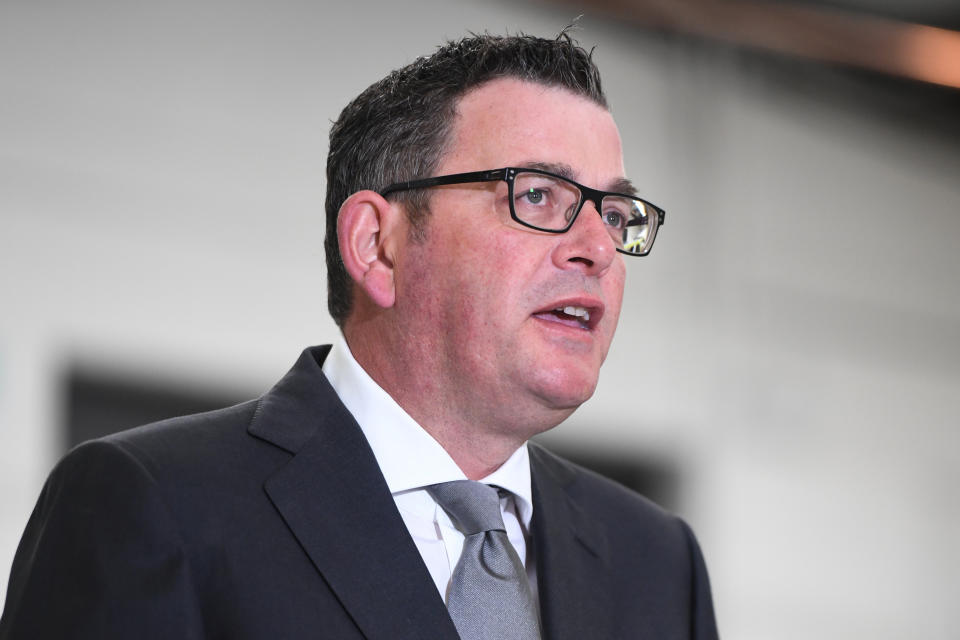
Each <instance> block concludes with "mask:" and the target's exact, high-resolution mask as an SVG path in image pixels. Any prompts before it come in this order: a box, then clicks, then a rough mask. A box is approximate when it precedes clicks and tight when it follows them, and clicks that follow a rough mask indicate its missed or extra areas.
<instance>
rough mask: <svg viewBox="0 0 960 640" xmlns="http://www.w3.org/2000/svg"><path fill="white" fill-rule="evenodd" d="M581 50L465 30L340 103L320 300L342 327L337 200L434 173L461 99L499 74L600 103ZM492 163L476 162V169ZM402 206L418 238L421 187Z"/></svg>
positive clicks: (347, 302)
mask: <svg viewBox="0 0 960 640" xmlns="http://www.w3.org/2000/svg"><path fill="white" fill-rule="evenodd" d="M592 54H593V51H592V50H591V51H586V50H584V49H583V48H582V47H581V46H579V45H578V44H577V42H576V41H575V40H573V38H571V37H570V35H569V34H568V29H565V30H564V31H562V32H561V33H560V34H559V35H558V36H557V37H556V38H555V39H552V40H550V39H544V38H537V37H534V36H529V35H524V34H520V35H516V36H493V35H490V34H483V35H475V34H474V35H471V36H470V37H467V38H463V39H462V40H459V41H456V42H454V41H448V42H447V43H446V44H444V45H442V46H440V47H439V48H438V49H437V51H436V53H434V54H433V55H431V56H426V57H422V58H418V59H417V60H415V61H414V62H412V63H411V64H409V65H407V66H405V67H403V68H402V69H397V70H396V71H393V72H392V73H391V74H390V75H388V76H387V77H386V78H384V79H383V80H380V81H379V82H377V83H375V84H373V85H372V86H370V87H369V88H367V89H366V90H365V91H364V92H363V93H361V94H360V95H359V96H357V97H356V98H355V99H354V100H353V101H352V102H351V103H350V104H348V105H347V106H346V108H344V110H343V112H342V113H341V114H340V118H339V119H338V120H337V121H336V122H334V123H333V127H332V128H331V130H330V151H329V154H328V156H327V201H326V209H327V236H326V241H325V243H324V245H325V248H326V254H327V306H328V308H329V310H330V315H331V316H333V319H334V321H335V322H336V323H337V325H338V326H339V327H340V328H341V329H342V328H343V326H344V324H345V322H346V319H347V317H348V316H349V314H350V309H351V305H352V292H353V287H352V282H351V279H350V276H349V274H347V271H346V269H345V268H344V266H343V260H342V259H341V257H340V247H339V242H338V240H337V215H338V213H339V211H340V207H341V205H342V204H343V202H344V201H345V200H346V199H347V198H348V197H349V196H350V195H351V194H353V193H356V192H357V191H361V190H363V189H373V190H375V191H380V190H382V189H383V188H385V187H386V186H387V185H389V184H392V183H395V182H401V181H405V180H411V179H414V178H422V177H427V176H430V175H431V172H432V171H433V170H434V169H435V167H436V165H437V163H438V162H439V161H440V158H441V156H442V155H443V153H444V151H445V150H446V144H447V141H448V138H449V134H450V129H451V127H452V124H453V121H454V116H455V114H456V107H457V102H458V100H459V99H460V98H461V97H462V96H463V95H464V94H466V93H467V92H468V91H469V90H471V89H474V88H476V87H478V86H480V85H482V84H484V83H486V82H488V81H490V80H494V79H496V78H518V79H520V80H527V81H530V82H535V83H538V84H543V85H547V86H558V87H562V88H564V89H568V90H569V91H571V92H573V93H575V94H578V95H582V96H584V97H586V98H589V99H590V100H592V101H594V102H595V103H597V104H599V105H601V106H603V107H604V108H606V106H607V101H606V98H605V97H604V95H603V90H602V89H601V87H600V72H599V71H598V69H597V67H596V65H595V64H594V62H593V60H592ZM483 168H489V167H479V169H483ZM391 198H394V199H395V200H397V201H400V202H402V203H403V204H404V207H405V210H406V212H407V216H408V218H409V220H410V223H411V228H412V229H413V234H414V237H415V238H420V239H422V238H423V237H424V229H425V226H426V218H427V216H428V214H429V208H428V202H427V195H426V194H425V192H424V191H420V190H413V191H408V192H402V193H398V194H396V195H393V196H391Z"/></svg>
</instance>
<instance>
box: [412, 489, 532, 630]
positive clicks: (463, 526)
mask: <svg viewBox="0 0 960 640" xmlns="http://www.w3.org/2000/svg"><path fill="white" fill-rule="evenodd" d="M427 490H428V491H429V492H430V495H432V496H433V497H434V499H435V500H436V501H437V503H438V504H439V505H440V506H441V507H443V509H444V511H446V512H447V514H448V515H449V516H450V519H451V520H452V521H453V523H454V525H455V526H456V527H457V529H459V530H460V531H461V532H462V533H463V534H464V536H465V538H464V541H463V553H462V554H461V555H460V561H459V562H458V563H457V566H456V567H455V568H454V570H453V577H452V580H451V583H450V592H449V594H448V597H447V609H448V611H449V612H450V617H451V618H453V623H454V624H455V625H456V627H457V631H458V632H459V633H460V637H461V638H462V640H500V639H510V640H514V639H516V640H538V639H539V638H540V624H539V622H538V616H537V610H536V606H535V605H534V601H533V596H532V594H531V592H530V584H529V582H528V581H527V572H526V571H525V570H524V568H523V563H522V562H520V556H518V555H517V551H516V549H514V548H513V545H511V544H510V540H509V539H507V532H506V529H505V528H504V526H503V517H502V516H501V515H500V498H499V496H498V495H497V490H496V489H494V488H493V487H491V486H488V485H485V484H483V483H480V482H474V481H472V480H457V481H455V482H444V483H443V484H435V485H433V486H431V487H428V489H427Z"/></svg>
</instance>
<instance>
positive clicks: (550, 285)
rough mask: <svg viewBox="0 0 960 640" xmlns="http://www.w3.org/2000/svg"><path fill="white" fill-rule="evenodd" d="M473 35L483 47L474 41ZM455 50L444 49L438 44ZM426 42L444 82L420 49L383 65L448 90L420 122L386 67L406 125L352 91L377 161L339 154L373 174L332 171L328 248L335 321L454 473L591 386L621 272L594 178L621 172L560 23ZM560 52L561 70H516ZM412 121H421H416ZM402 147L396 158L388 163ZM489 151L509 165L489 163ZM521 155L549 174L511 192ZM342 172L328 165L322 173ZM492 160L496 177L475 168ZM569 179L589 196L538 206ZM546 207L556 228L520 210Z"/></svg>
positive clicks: (592, 87) (620, 189)
mask: <svg viewBox="0 0 960 640" xmlns="http://www.w3.org/2000/svg"><path fill="white" fill-rule="evenodd" d="M484 48H488V49H491V50H493V51H494V52H495V54H494V53H491V52H489V51H488V54H484V55H481V54H478V53H476V52H477V50H478V49H484ZM506 50H509V51H510V54H509V55H507V54H506V53H505V51H506ZM453 51H458V52H460V53H458V54H457V56H454V57H453V58H452V59H451V60H447V59H446V58H447V57H448V56H453V53H452V52H453ZM561 51H562V52H563V53H562V55H561V53H560V52H561ZM533 52H537V53H536V54H534V53H533ZM441 53H442V55H441V57H442V58H444V60H443V64H442V65H441V66H442V68H444V69H447V68H452V69H455V70H457V71H456V73H454V74H453V75H454V76H455V77H456V78H460V80H458V81H457V82H453V81H448V80H447V79H446V78H445V74H444V73H443V72H441V71H436V70H433V69H431V64H432V63H431V62H430V60H432V59H428V60H427V61H421V62H418V63H416V64H415V65H413V67H411V68H408V69H406V70H404V71H402V72H399V73H400V74H401V75H403V74H413V73H417V74H421V75H424V76H427V77H429V78H432V79H433V81H434V82H435V83H436V84H437V86H438V87H440V88H438V89H436V91H437V92H438V93H443V94H444V95H449V96H450V97H449V99H447V100H445V101H439V98H438V97H437V96H434V97H433V98H434V99H436V100H438V101H439V103H440V104H443V105H444V106H443V107H442V108H439V107H437V108H436V111H435V113H436V114H437V118H436V120H429V119H425V118H420V117H419V115H418V114H417V113H405V110H406V109H410V110H413V111H418V110H420V109H422V108H423V107H422V106H421V105H422V104H423V103H424V102H425V101H426V102H431V101H430V100H425V99H424V97H423V96H420V95H417V96H412V95H410V94H409V93H408V92H407V91H408V90H407V89H404V91H403V92H401V93H400V94H401V95H403V96H405V99H404V100H400V99H398V98H397V97H396V96H394V95H392V93H391V91H390V90H388V87H387V86H385V85H384V83H387V85H389V84H390V83H391V82H394V83H396V82H399V80H398V79H397V78H394V76H391V78H393V80H391V78H388V79H387V80H386V81H384V82H382V83H380V84H378V85H375V86H374V89H375V90H376V91H374V89H370V90H368V92H367V93H371V92H372V93H376V94H380V93H382V92H386V93H387V94H389V99H388V100H387V101H388V102H390V103H391V105H392V106H391V110H392V112H395V113H393V115H392V116H391V117H394V118H395V119H399V120H401V121H402V122H403V123H404V124H403V127H406V128H405V129H402V131H404V132H405V133H404V134H403V135H400V136H399V137H398V134H397V132H396V131H392V130H390V127H389V125H387V124H385V123H384V122H382V121H381V118H380V116H373V115H371V114H374V113H377V114H379V113H381V110H380V109H379V107H378V108H377V109H373V108H372V107H370V106H369V104H370V102H373V103H378V102H379V100H380V99H379V98H378V99H373V98H369V99H365V98H364V97H363V96H361V98H359V99H358V100H359V101H360V102H361V103H363V104H365V105H367V106H365V107H363V108H362V109H361V111H362V112H363V113H364V114H366V115H365V116H364V117H365V118H367V119H370V118H372V120H370V121H369V122H368V124H369V125H370V127H371V128H372V130H373V131H374V132H376V133H375V134H373V135H372V137H370V138H367V137H365V136H367V135H368V134H369V131H364V132H362V134H363V135H361V136H360V139H361V142H360V143H358V144H362V145H366V146H365V147H364V148H367V149H373V150H371V151H369V153H372V154H374V155H373V157H370V158H369V162H368V163H367V164H369V165H375V166H376V168H375V169H371V168H370V167H368V166H365V165H364V163H363V162H361V159H358V160H357V164H356V166H355V170H356V171H357V172H361V173H362V172H368V173H365V174H364V175H370V173H369V172H373V174H375V175H374V177H370V178H364V179H363V181H362V182H360V183H358V184H357V185H355V186H350V187H341V189H342V191H343V193H344V196H343V202H342V204H340V206H339V209H338V212H337V215H336V225H333V223H331V227H330V229H329V230H328V237H327V245H328V251H329V250H330V249H331V247H332V248H333V249H337V250H338V251H339V253H338V255H337V258H336V262H340V260H341V259H342V267H343V269H344V272H345V274H346V275H345V276H344V277H345V278H347V283H346V285H345V286H347V287H348V288H351V287H352V292H353V300H352V302H351V304H350V307H349V310H347V311H344V310H343V309H341V312H343V313H345V315H344V316H342V317H341V318H340V319H339V321H340V322H341V323H342V326H343V328H344V334H345V335H346V337H347V341H348V344H349V345H350V348H351V351H353V353H354V356H355V357H356V358H357V361H358V362H360V364H361V365H362V366H363V367H364V369H366V370H367V372H368V373H370V375H371V376H372V377H373V378H374V380H376V381H377V382H378V383H379V384H380V386H381V387H382V388H383V389H385V390H386V391H387V392H388V393H389V394H390V395H391V396H393V398H394V399H395V400H396V401H397V402H398V403H399V404H400V406H402V407H403V408H404V409H406V410H407V412H408V413H410V415H411V416H413V417H414V419H415V420H417V421H418V422H419V423H420V424H421V425H422V426H423V427H424V428H425V429H427V430H428V431H429V432H430V433H431V434H432V435H433V436H434V437H435V438H436V439H437V440H438V441H439V442H440V443H441V444H442V445H443V446H444V447H445V448H446V449H447V451H448V452H450V453H451V455H452V456H453V457H454V459H455V460H456V461H457V462H458V464H460V465H461V467H462V468H463V469H464V470H465V471H467V469H468V467H469V468H470V469H473V470H475V471H481V470H483V469H487V470H489V469H492V468H495V467H496V466H497V465H499V464H500V463H502V462H503V460H504V459H505V456H506V455H509V453H510V452H511V451H513V450H514V449H515V448H516V447H517V446H518V445H519V444H520V443H521V442H523V441H524V440H526V439H527V438H529V437H530V436H532V435H534V434H536V433H537V432H539V431H543V430H544V429H548V428H550V427H552V426H554V425H556V424H558V423H559V422H560V421H562V420H563V419H564V418H565V417H567V416H568V415H569V414H570V413H572V412H573V411H574V410H575V409H576V407H577V406H579V405H580V404H581V403H582V402H584V401H585V400H586V399H587V398H589V397H590V395H591V394H592V393H593V391H594V388H595V386H596V383H597V376H598V373H599V369H600V365H601V364H602V362H603V360H604V358H605V357H606V354H607V350H608V348H609V346H610V342H611V340H612V338H613V334H614V330H615V328H616V324H617V319H618V317H619V312H620V305H621V301H622V296H623V284H624V277H625V267H624V264H623V260H622V258H621V255H620V254H619V253H618V252H617V248H618V247H620V248H624V245H622V244H618V241H617V240H615V239H614V237H612V235H613V236H616V235H617V233H613V234H612V225H611V224H610V218H615V217H616V215H617V213H616V209H615V207H614V208H613V209H612V210H610V211H608V209H607V205H608V200H606V199H604V200H603V207H600V206H599V205H600V202H599V198H601V197H602V196H601V194H600V192H601V191H602V192H617V193H624V192H626V193H629V192H630V190H631V187H630V185H629V182H628V181H627V180H626V178H625V177H624V170H623V158H622V150H621V145H620V137H619V133H618V131H617V127H616V125H615V123H614V121H613V118H612V117H611V115H610V113H609V112H608V111H607V108H606V105H605V103H604V101H603V97H602V94H600V92H599V80H598V78H597V76H596V69H595V68H594V67H593V65H592V64H591V63H590V60H589V55H588V54H586V53H585V52H584V51H583V50H582V49H579V48H576V47H575V46H574V45H573V44H572V43H570V42H569V41H567V40H566V38H565V37H563V38H561V41H560V42H555V41H542V40H536V39H532V38H526V37H524V38H508V39H496V38H490V37H483V38H478V39H470V40H467V41H464V42H461V43H457V44H455V45H450V46H449V47H447V48H445V49H443V50H441ZM491 56H492V57H491ZM518 56H520V59H522V60H524V62H523V63H522V64H521V63H520V62H517V57H518ZM463 59H465V60H466V61H467V62H468V63H469V64H467V63H465V62H463ZM488 60H490V62H489V63H488V62H487V61H488ZM458 61H459V62H458ZM507 61H510V62H509V64H508V62H507ZM572 61H575V62H572ZM547 62H549V64H546V63H547ZM560 63H562V64H563V65H566V66H567V68H568V71H569V69H573V70H575V71H576V72H575V73H574V72H564V73H559V74H558V73H556V72H555V71H551V73H553V74H554V75H546V76H545V75H544V74H546V71H544V72H542V73H541V72H537V73H534V72H533V71H532V70H539V69H541V68H547V67H548V68H549V69H551V70H553V69H554V67H555V65H556V64H560ZM438 64H439V63H438ZM538 65H539V66H538ZM504 68H506V69H510V70H511V71H509V72H507V71H503V69H504ZM490 69H495V70H496V71H493V72H489V73H488V71H489V70H490ZM513 69H516V70H517V71H513ZM555 76H556V77H560V78H563V79H564V81H559V80H552V78H554V77H555ZM463 78H469V79H479V80H478V81H476V82H473V81H471V82H469V83H467V81H466V80H463ZM580 80H582V81H583V82H580ZM568 82H569V83H570V84H568ZM451 86H452V87H456V88H455V89H453V88H450V87H451ZM431 104H432V102H431ZM355 108H359V107H357V104H356V103H355V104H354V105H351V106H350V107H348V108H347V111H348V112H350V111H351V110H354V109H355ZM431 108H434V107H431ZM355 115H356V114H354V116H355ZM351 117H353V116H351ZM384 117H385V116H384ZM387 119H389V118H387ZM347 121H350V118H348V119H347V120H344V118H341V121H340V122H338V123H337V125H336V126H335V130H334V134H333V138H334V139H335V141H336V143H335V144H334V146H333V148H332V151H331V162H332V161H333V158H335V157H337V155H338V154H345V153H347V149H345V148H342V146H341V145H342V144H344V143H343V141H342V140H340V137H341V135H342V134H343V132H344V130H345V127H346V125H344V122H347ZM359 121H364V122H366V121H367V120H364V118H360V119H359V120H358V122H359ZM411 122H416V123H418V124H416V125H413V124H410V123H411ZM426 122H434V124H435V126H436V130H431V129H429V128H427V129H424V128H423V127H426V126H427V125H426V124H424V123H426ZM350 126H351V127H352V128H359V126H360V125H359V124H357V123H354V124H353V125H350ZM437 132H439V134H438V133H437ZM358 133H361V132H359V130H358ZM380 136H383V137H386V138H389V139H390V140H391V141H392V142H385V141H384V140H381V139H380ZM428 140H429V141H432V142H431V143H430V144H427V142H426V141H428ZM405 145H409V146H410V147H411V149H416V150H419V151H418V152H416V153H415V152H413V151H410V149H407V148H405ZM416 145H419V146H416ZM350 152H351V153H358V152H359V151H358V149H351V150H350ZM378 153H379V154H388V155H389V157H390V158H391V160H390V161H388V162H385V161H384V159H383V158H382V157H379V156H377V154H378ZM401 157H402V158H404V159H405V160H404V161H405V162H407V163H409V165H408V166H407V167H406V168H400V167H398V166H396V165H395V164H394V163H396V162H400V160H397V158H401ZM410 167H413V168H412V169H411V168H410ZM505 167H519V168H522V169H523V170H522V171H520V172H514V171H512V170H504V171H501V172H499V173H498V172H491V170H494V169H503V168H505ZM533 171H539V172H541V173H540V174H538V175H541V176H542V175H544V174H543V173H542V172H548V173H549V174H554V175H555V176H556V177H555V178H549V176H547V177H548V178H549V180H548V182H546V183H544V182H538V183H536V185H535V186H531V185H532V184H533V183H524V184H525V185H526V186H525V187H523V188H521V189H520V190H519V191H515V189H517V186H516V181H514V182H511V181H510V180H512V179H514V176H516V175H518V173H519V175H523V174H524V173H527V174H529V173H530V172H533ZM340 172H341V169H340V168H339V167H338V168H337V169H336V170H331V172H330V173H331V175H334V174H339V173H340ZM469 172H482V173H481V174H480V175H481V176H482V177H484V178H485V179H482V180H478V181H476V182H474V181H472V180H469V181H465V182H464V181H461V182H456V183H454V184H442V185H433V186H430V187H427V188H419V187H412V186H411V185H409V184H407V185H402V186H399V187H396V185H394V187H395V188H394V189H391V190H388V189H387V187H388V186H390V185H392V184H393V183H395V182H406V181H410V180H416V179H421V178H426V177H434V176H449V175H451V174H463V173H469ZM494 174H496V175H500V176H501V177H500V178H497V177H492V178H488V177H489V176H494ZM347 178H351V179H355V178H356V176H346V175H344V177H343V179H344V180H345V181H346V179H347ZM565 181H566V182H565ZM569 181H574V182H575V183H577V185H579V186H576V185H574V186H572V187H571V189H572V190H573V192H575V193H583V194H592V195H590V198H592V199H589V200H588V199H584V200H582V202H583V206H582V209H580V212H581V213H580V214H579V215H575V213H576V211H577V209H576V207H575V206H573V207H568V208H565V207H563V206H560V207H554V206H552V205H551V204H550V203H553V202H559V201H562V202H567V203H570V201H569V200H565V197H566V196H567V195H569V190H568V191H564V192H563V193H561V192H560V191H559V190H557V191H556V192H554V191H553V190H554V189H555V188H556V189H560V190H562V189H563V187H562V185H563V184H566V185H568V186H569V185H571V184H572V183H571V182H569ZM511 185H513V186H512V188H511ZM550 185H555V186H550ZM357 188H359V190H356V191H352V192H350V189H357ZM331 189H333V187H331ZM595 190H596V191H595ZM384 194H386V195H384ZM340 199H341V198H340V196H338V197H336V198H334V200H333V202H339V201H340ZM627 200H629V198H627ZM428 203H429V214H426V212H427V205H428ZM576 203H577V200H576V198H575V200H574V201H573V203H572V204H576ZM545 205H550V211H552V212H555V213H554V217H553V218H552V219H553V220H556V219H557V218H559V220H560V221H561V226H562V224H563V223H562V221H563V220H564V219H566V220H571V221H572V222H571V225H570V226H569V228H568V229H567V230H566V231H565V232H563V233H556V232H549V231H545V230H542V229H541V226H538V225H534V226H535V227H537V228H530V226H529V224H527V226H524V224H521V218H522V217H527V220H525V221H524V222H526V223H529V222H531V221H532V220H531V217H535V216H538V215H540V214H541V213H543V207H544V206H545ZM330 206H331V201H330V200H328V207H330ZM601 208H602V209H603V211H604V217H601V215H598V213H599V211H600V209H601ZM518 210H519V211H521V212H522V213H523V216H518V215H517V211H518ZM329 214H330V215H331V216H333V213H329ZM331 219H332V218H331ZM537 220H539V218H538V219H537ZM638 222H639V221H638ZM551 228H553V227H551ZM633 228H634V227H631V229H633ZM554 230H555V231H560V229H555V228H554ZM331 236H333V237H331ZM334 242H336V243H337V244H334ZM328 259H331V258H330V256H329V255H328ZM333 304H334V303H333V302H332V303H331V305H333ZM458 452H459V454H460V455H459V456H458ZM468 473H470V472H469V471H468Z"/></svg>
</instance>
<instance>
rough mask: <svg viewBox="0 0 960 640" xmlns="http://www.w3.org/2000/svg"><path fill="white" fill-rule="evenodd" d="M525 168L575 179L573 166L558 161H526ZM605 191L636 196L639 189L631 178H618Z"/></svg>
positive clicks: (523, 165) (522, 165)
mask: <svg viewBox="0 0 960 640" xmlns="http://www.w3.org/2000/svg"><path fill="white" fill-rule="evenodd" d="M520 166H521V167H523V168H524V169H539V170H540V171H549V172H550V173H555V174H557V175H558V176H560V177H562V178H566V179H567V180H573V181H574V182H577V180H574V171H573V167H571V166H570V165H568V164H563V163H556V162H524V163H523V164H521V165H520ZM602 190H603V191H609V192H611V193H622V194H624V195H627V196H636V195H637V189H636V187H634V186H633V183H632V182H631V181H630V179H629V178H617V179H615V180H613V181H611V182H610V183H608V184H607V188H606V189H602Z"/></svg>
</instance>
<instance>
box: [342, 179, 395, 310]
mask: <svg viewBox="0 0 960 640" xmlns="http://www.w3.org/2000/svg"><path fill="white" fill-rule="evenodd" d="M405 221H406V218H405V216H404V215H403V212H402V211H401V210H400V207H398V206H395V205H392V204H390V203H389V202H387V200H386V199H384V198H383V196H381V195H380V194H379V193H377V192H375V191H369V190H365V191H358V192H356V193H354V194H353V195H351V196H350V197H349V198H347V199H346V200H345V201H344V203H343V205H342V206H341V207H340V213H339V215H338V216H337V240H338V241H339V243H340V256H341V258H342V259H343V264H344V266H345V267H346V268H347V273H349V274H350V277H351V278H353V281H354V282H356V283H357V285H358V286H359V287H360V288H361V289H363V290H364V291H365V292H366V294H367V296H368V297H369V298H370V299H371V300H372V301H373V302H374V304H376V305H377V306H379V307H383V308H387V307H392V306H393V303H394V301H395V299H396V289H395V286H394V269H393V256H394V255H395V253H394V250H395V249H396V247H397V243H398V240H399V238H400V237H401V236H403V237H405V235H406V229H405V224H404V223H405Z"/></svg>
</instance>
